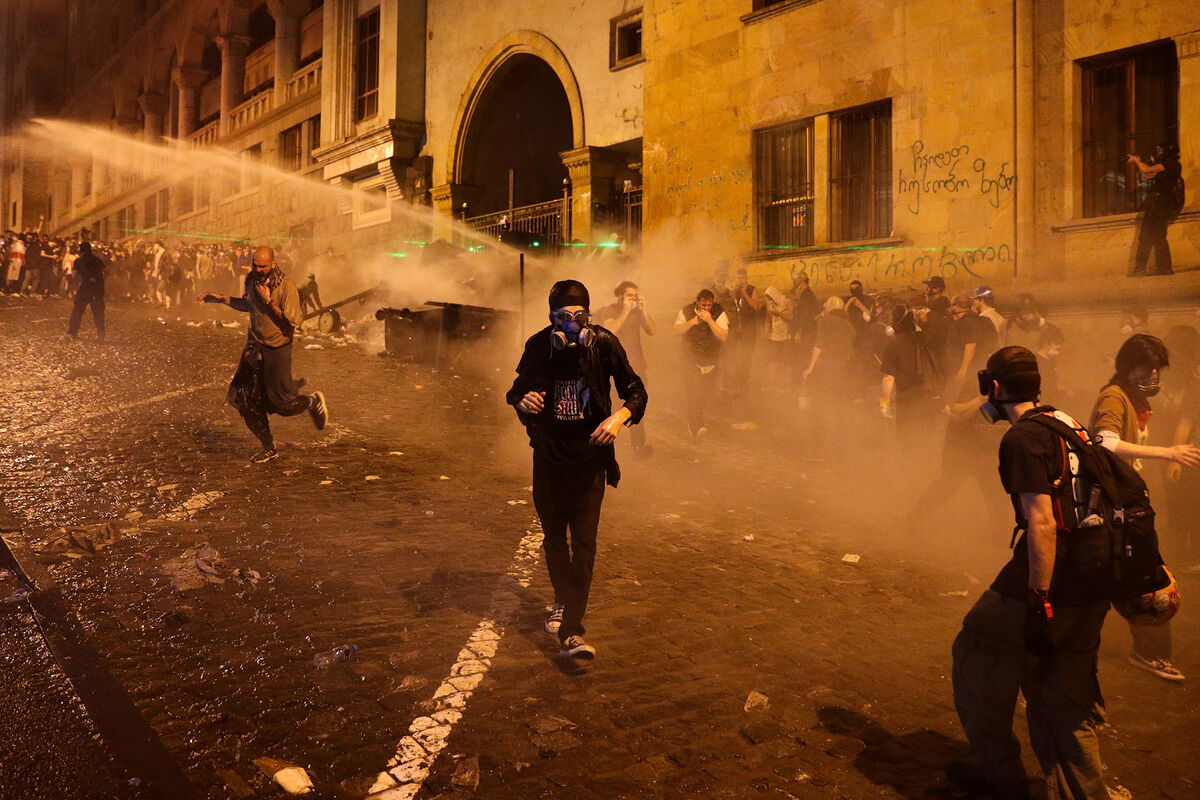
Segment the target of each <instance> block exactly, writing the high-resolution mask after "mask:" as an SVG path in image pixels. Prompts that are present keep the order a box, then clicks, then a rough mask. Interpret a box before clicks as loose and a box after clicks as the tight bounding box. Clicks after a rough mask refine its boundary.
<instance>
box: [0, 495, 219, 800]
mask: <svg viewBox="0 0 1200 800" xmlns="http://www.w3.org/2000/svg"><path fill="white" fill-rule="evenodd" d="M14 533H20V527H19V526H18V525H16V524H15V520H14V518H13V517H12V515H11V514H10V513H9V512H8V509H7V508H6V507H5V504H4V501H3V500H2V499H0V566H2V567H4V568H6V569H9V570H11V571H12V572H13V573H14V574H15V575H16V576H17V579H18V580H19V581H20V582H21V583H22V584H24V588H25V590H26V592H28V594H27V595H26V597H25V599H26V600H27V601H28V603H29V606H30V608H31V610H32V611H33V615H34V618H35V620H36V621H37V627H38V631H37V634H38V635H40V636H41V637H42V638H43V639H44V641H45V642H46V645H47V646H48V647H49V648H50V652H51V653H52V654H53V656H54V660H55V662H56V663H57V664H58V666H59V668H60V669H61V670H62V672H63V674H64V675H65V676H66V678H67V681H68V682H69V683H70V685H71V688H72V689H73V690H74V691H73V693H74V694H75V695H76V696H77V697H78V698H79V699H80V701H81V702H82V705H83V709H84V711H85V712H86V713H87V715H88V718H89V719H91V721H92V723H93V724H94V725H95V726H96V730H97V731H98V733H99V735H100V740H101V743H102V744H103V746H104V749H105V750H106V751H107V753H108V754H109V756H110V757H111V759H112V762H113V765H114V767H115V770H114V771H116V772H118V773H120V774H124V775H133V776H137V777H138V778H139V779H140V780H141V788H140V791H136V794H137V795H138V796H140V797H149V798H162V800H189V799H190V798H193V797H195V794H196V792H195V789H194V787H192V785H191V783H190V782H189V781H188V779H187V777H186V775H185V774H184V772H183V770H182V768H181V767H180V766H179V765H178V764H177V763H176V762H175V759H174V758H173V757H172V756H171V754H170V752H169V751H168V750H167V749H166V747H165V746H164V745H163V744H162V742H161V741H160V740H159V738H158V734H156V733H155V732H154V729H153V728H152V727H151V726H150V724H149V723H147V722H146V720H145V719H144V718H143V717H142V715H141V713H140V712H139V711H138V710H137V707H136V706H135V705H134V704H133V701H132V699H130V697H129V695H128V694H127V693H126V691H125V687H124V686H123V685H122V684H121V683H120V681H118V680H117V679H116V678H115V677H114V676H113V675H112V673H111V672H109V670H108V667H107V666H106V665H105V663H104V660H103V658H101V656H100V654H99V653H97V652H96V650H95V649H94V648H93V647H92V646H91V644H90V643H89V641H88V638H87V633H86V632H85V631H84V630H83V627H82V625H80V623H79V619H78V618H77V617H76V616H75V614H74V612H72V611H71V610H70V609H69V608H67V606H66V604H65V603H64V602H63V599H62V593H61V592H60V591H59V590H58V588H57V587H56V586H55V585H54V581H53V579H52V578H51V576H50V574H49V572H48V571H47V570H46V569H45V568H43V567H42V565H41V564H39V563H38V562H37V560H36V559H35V558H34V557H33V554H32V552H31V551H30V550H29V548H28V547H27V546H25V544H24V542H22V541H20V540H19V539H18V538H17V537H15V536H12V534H14Z"/></svg>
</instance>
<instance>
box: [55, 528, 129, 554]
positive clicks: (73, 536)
mask: <svg viewBox="0 0 1200 800" xmlns="http://www.w3.org/2000/svg"><path fill="white" fill-rule="evenodd" d="M56 533H57V535H56V536H55V537H54V538H53V539H51V540H50V541H49V542H48V543H47V544H46V546H45V547H43V548H42V550H41V552H42V553H54V554H59V553H61V554H62V555H67V556H74V557H78V556H80V555H83V554H86V555H95V554H96V553H98V552H99V551H101V550H103V549H104V548H106V547H108V546H109V545H111V544H113V543H114V542H117V541H119V540H120V539H121V529H120V528H119V527H117V523H115V522H107V523H105V524H103V525H88V526H85V527H82V528H74V529H72V530H70V531H68V530H67V529H66V528H59V529H58V531H57V532H56Z"/></svg>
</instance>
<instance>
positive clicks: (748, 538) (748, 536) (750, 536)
mask: <svg viewBox="0 0 1200 800" xmlns="http://www.w3.org/2000/svg"><path fill="white" fill-rule="evenodd" d="M742 541H743V542H753V541H754V534H753V533H747V534H746V535H745V536H743V537H742Z"/></svg>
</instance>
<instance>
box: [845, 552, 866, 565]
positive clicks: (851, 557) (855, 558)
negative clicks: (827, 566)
mask: <svg viewBox="0 0 1200 800" xmlns="http://www.w3.org/2000/svg"><path fill="white" fill-rule="evenodd" d="M860 559H862V556H860V555H859V554H858V553H846V555H844V556H842V561H845V562H846V563H847V564H857V563H858V562H859V560H860Z"/></svg>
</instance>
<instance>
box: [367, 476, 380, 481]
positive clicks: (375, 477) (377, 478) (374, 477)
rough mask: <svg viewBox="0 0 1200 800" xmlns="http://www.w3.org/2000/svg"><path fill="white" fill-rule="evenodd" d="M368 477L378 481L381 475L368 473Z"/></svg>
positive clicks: (370, 479)
mask: <svg viewBox="0 0 1200 800" xmlns="http://www.w3.org/2000/svg"><path fill="white" fill-rule="evenodd" d="M366 479H367V480H369V481H377V480H379V476H378V475H368V476H367V478H366Z"/></svg>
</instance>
